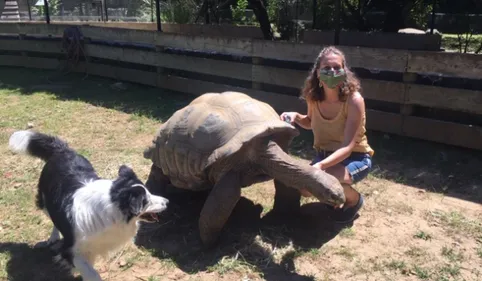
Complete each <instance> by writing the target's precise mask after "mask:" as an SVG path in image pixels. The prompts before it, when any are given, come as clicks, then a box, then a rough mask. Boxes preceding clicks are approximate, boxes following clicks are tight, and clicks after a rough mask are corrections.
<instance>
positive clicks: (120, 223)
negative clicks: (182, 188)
mask: <svg viewBox="0 0 482 281" xmlns="http://www.w3.org/2000/svg"><path fill="white" fill-rule="evenodd" d="M9 148H10V150H11V151H13V152H15V153H22V154H27V155H30V156H34V157H37V158H40V159H42V160H44V161H45V165H44V167H43V169H42V171H41V174H40V178H39V181H38V192H37V198H36V205H37V207H38V208H39V209H41V210H43V211H44V212H45V213H46V214H47V216H49V217H50V219H51V220H52V222H53V225H54V227H53V229H52V233H51V235H50V238H49V239H48V240H47V241H45V242H40V243H38V244H37V246H42V247H44V246H49V247H50V246H53V245H54V243H55V244H56V242H58V241H60V234H62V236H63V238H64V239H63V241H62V243H59V244H61V245H60V246H59V247H56V248H57V249H55V250H54V251H55V254H56V255H55V258H54V260H55V261H58V262H63V264H65V262H67V265H68V266H69V268H71V269H74V268H75V269H77V270H78V271H79V272H80V274H81V276H82V278H83V280H85V281H94V280H95V281H101V280H102V279H101V278H100V275H99V273H98V272H97V271H96V270H95V269H94V267H93V265H94V263H95V260H96V258H97V257H105V256H106V255H107V254H109V253H110V252H113V251H115V250H117V249H118V248H119V247H121V246H123V245H125V244H126V243H127V242H128V241H129V240H131V239H133V238H134V237H135V235H136V234H137V229H138V222H140V221H145V222H155V221H158V217H157V213H161V212H163V211H164V210H165V209H166V208H167V205H168V203H169V201H168V200H167V199H166V198H164V197H160V196H155V195H153V194H151V193H150V192H149V191H148V190H147V189H146V187H145V186H144V184H143V183H142V182H141V181H140V180H139V179H138V177H137V176H136V174H135V173H134V171H133V170H132V169H130V168H129V167H127V166H125V165H121V166H120V168H119V171H118V176H117V178H116V179H114V180H110V179H102V178H100V177H99V176H98V175H97V173H96V171H95V170H94V168H93V166H92V165H91V163H90V162H89V161H88V160H87V159H86V158H85V157H83V156H82V155H79V154H78V153H77V152H76V151H75V150H73V149H71V148H70V147H69V146H68V144H67V143H66V142H65V141H63V140H61V139H59V138H58V137H55V136H51V135H46V134H43V133H39V132H35V131H30V130H22V131H16V132H14V133H13V134H12V135H11V136H10V139H9ZM56 246H57V245H56ZM53 248H54V247H52V249H53Z"/></svg>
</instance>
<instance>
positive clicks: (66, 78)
mask: <svg viewBox="0 0 482 281" xmlns="http://www.w3.org/2000/svg"><path fill="white" fill-rule="evenodd" d="M83 76H84V75H83V74H68V75H63V74H62V73H60V72H56V71H45V70H34V69H23V68H11V67H8V68H7V67H0V89H1V88H3V89H6V88H10V89H17V90H18V91H20V92H21V93H22V94H32V93H35V92H38V91H47V92H51V93H52V94H54V95H56V97H57V98H58V99H60V100H82V101H84V102H87V103H90V104H93V105H96V106H103V107H106V108H113V109H117V110H120V111H123V112H127V113H136V114H140V115H145V116H149V117H152V118H155V119H157V120H160V121H161V120H166V119H167V118H169V117H170V116H171V114H172V113H173V112H174V111H175V110H177V109H179V108H181V107H183V106H184V105H186V104H187V103H189V102H190V101H191V100H192V99H193V98H194V96H191V95H183V94H178V93H172V92H169V91H165V90H160V89H158V88H154V87H147V86H142V85H135V84H130V83H121V84H116V82H117V81H115V80H110V79H104V78H99V77H94V76H88V77H87V78H86V79H85V80H83V79H82V78H83ZM368 138H369V141H370V144H371V145H372V146H373V148H374V150H375V156H374V159H373V165H374V170H373V172H372V175H374V176H376V177H381V178H385V179H388V180H391V181H396V182H399V183H404V184H407V185H411V186H415V187H419V188H423V189H426V190H428V191H432V192H438V193H443V194H445V195H447V196H453V197H458V198H461V199H464V200H469V201H473V202H477V203H482V173H480V167H481V166H482V152H481V151H475V150H469V149H462V148H457V147H452V146H447V145H441V144H436V143H432V142H426V141H420V140H415V139H410V138H406V137H398V136H394V135H389V134H384V133H379V132H369V133H368ZM311 145H312V135H311V132H310V131H305V130H303V129H301V135H300V136H299V137H298V138H297V139H296V140H295V143H294V144H293V146H292V148H291V153H292V154H294V155H297V156H299V157H302V158H305V159H311V158H312V156H313V150H312V149H311Z"/></svg>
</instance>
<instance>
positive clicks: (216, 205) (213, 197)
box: [199, 171, 241, 248]
mask: <svg viewBox="0 0 482 281" xmlns="http://www.w3.org/2000/svg"><path fill="white" fill-rule="evenodd" d="M240 198H241V180H240V178H239V175H238V173H237V172H233V171H230V172H228V173H227V174H225V175H224V176H223V177H222V178H221V179H220V180H219V182H217V183H216V184H215V185H214V187H213V189H212V191H211V193H210V194H209V196H208V198H207V200H206V202H205V203H204V206H203V209H202V210H201V215H200V218H199V232H200V236H201V241H202V242H203V244H204V246H205V247H207V248H210V247H211V246H213V245H214V243H215V242H216V241H217V239H218V237H219V233H220V232H221V230H222V229H223V227H224V225H225V224H226V221H227V220H228V218H229V216H230V215H231V213H232V211H233V210H234V207H236V204H237V203H238V201H239V199H240Z"/></svg>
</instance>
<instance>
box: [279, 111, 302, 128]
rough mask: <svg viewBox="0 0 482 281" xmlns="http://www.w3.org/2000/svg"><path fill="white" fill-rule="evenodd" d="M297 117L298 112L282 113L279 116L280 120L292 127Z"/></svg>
mask: <svg viewBox="0 0 482 281" xmlns="http://www.w3.org/2000/svg"><path fill="white" fill-rule="evenodd" d="M297 116H298V112H283V113H281V115H280V119H281V120H283V121H286V122H288V123H290V124H291V125H294V124H295V120H296V117H297Z"/></svg>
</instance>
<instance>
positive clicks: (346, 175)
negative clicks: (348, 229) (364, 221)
mask: <svg viewBox="0 0 482 281" xmlns="http://www.w3.org/2000/svg"><path fill="white" fill-rule="evenodd" d="M371 166H372V165H371V157H370V156H369V155H367V154H359V153H354V154H352V155H351V156H350V157H348V158H347V159H345V160H344V161H342V162H341V163H339V164H337V165H335V166H332V167H330V168H328V169H326V170H325V171H326V172H327V173H328V174H331V175H332V176H334V177H335V178H337V179H338V180H339V181H340V183H341V184H342V186H343V189H344V193H345V198H346V201H345V204H344V205H343V207H342V208H336V209H334V212H333V214H332V216H331V217H332V218H333V219H334V220H335V221H338V222H349V221H351V220H352V219H353V218H354V217H355V215H356V214H357V212H358V210H359V209H360V208H361V207H362V205H363V202H364V200H363V196H362V195H361V194H360V193H359V192H358V191H356V190H355V189H354V188H353V187H352V185H353V184H355V183H357V182H359V181H361V180H363V179H364V178H366V177H367V175H368V173H369V172H370V170H371ZM301 194H302V195H303V196H305V197H310V196H312V195H311V194H310V193H309V192H308V191H303V192H301Z"/></svg>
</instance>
